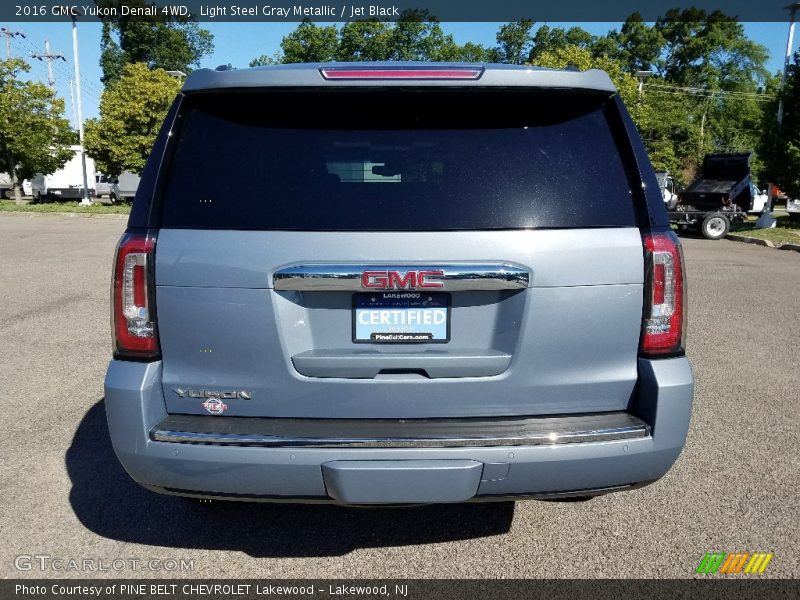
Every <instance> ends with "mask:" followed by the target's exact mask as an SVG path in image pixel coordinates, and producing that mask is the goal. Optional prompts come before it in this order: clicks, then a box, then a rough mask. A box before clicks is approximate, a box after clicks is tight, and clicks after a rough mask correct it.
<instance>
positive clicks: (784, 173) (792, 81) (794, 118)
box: [761, 52, 800, 198]
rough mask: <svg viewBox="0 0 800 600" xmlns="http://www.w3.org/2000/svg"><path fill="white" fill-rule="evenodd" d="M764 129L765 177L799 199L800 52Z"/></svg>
mask: <svg viewBox="0 0 800 600" xmlns="http://www.w3.org/2000/svg"><path fill="white" fill-rule="evenodd" d="M777 85H778V84H777V81H776V82H773V86H774V87H775V88H777ZM778 99H781V100H783V121H782V123H781V124H780V126H779V125H778V123H777V120H776V118H775V115H776V114H777V104H778ZM763 128H764V131H765V135H764V137H763V139H762V142H761V151H762V154H763V155H764V159H765V162H766V164H767V166H766V168H765V171H766V173H765V174H766V175H767V176H768V177H769V178H770V180H771V181H772V182H773V183H776V184H778V186H779V187H780V188H781V189H782V190H783V191H784V192H785V193H786V194H787V195H788V196H789V197H790V198H800V52H796V53H795V54H794V60H793V61H792V63H791V64H790V65H789V69H788V71H787V74H786V81H785V84H784V86H783V89H782V90H780V91H779V98H776V99H775V100H774V102H773V103H771V104H770V105H768V107H767V109H766V110H765V111H764V118H763Z"/></svg>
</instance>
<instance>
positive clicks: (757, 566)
mask: <svg viewBox="0 0 800 600" xmlns="http://www.w3.org/2000/svg"><path fill="white" fill-rule="evenodd" d="M771 560H772V553H771V552H754V553H752V554H751V553H749V552H729V553H726V552H706V555H705V556H704V557H703V560H701V561H700V565H699V566H698V567H697V570H696V571H695V573H703V574H706V575H709V574H712V573H750V574H756V573H758V574H760V573H763V572H764V569H766V568H767V565H768V564H769V561H771Z"/></svg>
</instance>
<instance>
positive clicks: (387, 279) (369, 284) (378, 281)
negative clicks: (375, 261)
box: [361, 271, 444, 290]
mask: <svg viewBox="0 0 800 600" xmlns="http://www.w3.org/2000/svg"><path fill="white" fill-rule="evenodd" d="M443 276H444V271H405V273H403V272H402V271H364V272H363V273H362V274H361V286H362V287H365V288H369V289H374V290H392V289H397V290H402V289H407V290H413V289H417V288H440V287H442V286H444V283H443V282H441V281H432V279H434V278H436V277H443Z"/></svg>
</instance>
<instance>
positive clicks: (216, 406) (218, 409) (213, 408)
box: [203, 398, 228, 415]
mask: <svg viewBox="0 0 800 600" xmlns="http://www.w3.org/2000/svg"><path fill="white" fill-rule="evenodd" d="M203 408H205V409H206V410H207V411H208V412H210V413H211V414H212V415H221V414H222V413H224V412H225V411H226V410H228V405H227V404H225V403H224V402H223V401H222V400H220V399H219V398H209V399H208V400H206V401H205V402H203Z"/></svg>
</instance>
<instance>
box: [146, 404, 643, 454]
mask: <svg viewBox="0 0 800 600" xmlns="http://www.w3.org/2000/svg"><path fill="white" fill-rule="evenodd" d="M649 436H650V426H649V425H647V423H645V422H644V421H641V420H640V419H638V418H636V417H634V416H633V415H630V414H628V413H624V412H616V413H607V414H602V415H582V416H579V417H533V418H519V419H518V418H514V419H509V418H500V419H485V418H484V419H480V418H476V419H461V420H458V419H425V420H415V419H405V420H401V419H397V420H392V419H380V420H378V419H354V420H350V421H349V422H348V420H342V419H267V418H255V417H253V418H248V417H213V416H194V415H172V416H170V417H167V418H166V419H165V420H164V421H162V422H161V423H159V424H158V425H156V427H154V428H153V430H152V431H151V432H150V439H151V440H153V441H155V442H169V443H181V444H206V445H217V446H263V447H273V448H275V447H313V448H443V447H488V446H553V445H561V444H575V443H588V442H608V441H616V440H628V439H638V438H646V437H649Z"/></svg>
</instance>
